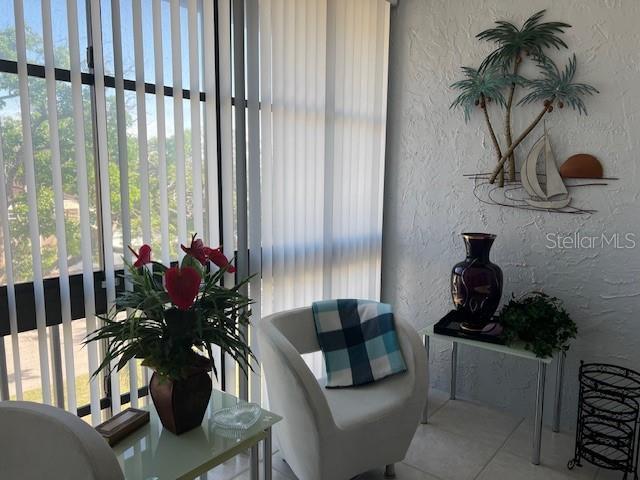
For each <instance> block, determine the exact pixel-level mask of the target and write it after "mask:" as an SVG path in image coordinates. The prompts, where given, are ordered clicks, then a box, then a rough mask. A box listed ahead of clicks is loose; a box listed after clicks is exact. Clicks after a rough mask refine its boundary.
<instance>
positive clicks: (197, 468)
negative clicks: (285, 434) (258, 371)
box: [113, 389, 282, 480]
mask: <svg viewBox="0 0 640 480" xmlns="http://www.w3.org/2000/svg"><path fill="white" fill-rule="evenodd" d="M239 402H242V400H238V398H236V397H234V396H233V395H230V394H228V393H224V392H221V391H220V390H216V389H214V390H213V392H212V393H211V400H210V401H209V407H208V408H207V412H206V413H205V416H204V419H203V421H202V425H201V426H200V427H196V428H194V429H193V430H190V431H188V432H186V433H183V434H182V435H174V434H173V433H171V432H170V431H168V430H165V429H164V428H163V427H162V424H161V423H160V419H159V418H158V414H157V413H156V409H155V408H154V406H153V404H152V403H150V404H149V405H148V406H146V407H143V408H144V409H146V410H149V413H150V414H151V415H150V421H149V423H148V424H146V425H145V426H143V427H141V428H140V429H139V430H136V431H135V432H133V433H132V434H131V435H130V436H128V437H126V438H125V439H123V440H122V441H121V442H120V443H118V444H116V445H115V446H114V447H113V451H114V452H115V454H116V457H117V458H118V462H119V463H120V466H121V467H122V470H123V472H124V476H125V479H126V480H140V479H154V480H176V479H179V480H190V479H195V478H197V477H199V476H200V475H203V474H205V473H206V472H208V471H209V470H211V469H212V468H214V467H216V466H217V465H220V464H221V463H223V462H225V461H227V460H229V459H230V458H233V457H234V456H236V455H238V454H240V453H244V452H246V451H247V450H249V452H250V463H249V464H250V469H249V474H250V478H251V480H258V479H259V477H260V474H259V471H258V469H259V453H258V445H259V444H260V442H262V446H263V453H264V462H263V466H264V468H263V475H262V478H263V479H264V480H271V460H272V459H271V454H272V448H271V445H272V443H271V427H272V426H273V425H275V424H276V423H278V422H279V421H280V420H282V417H280V416H278V415H276V414H274V413H271V412H269V411H267V410H262V413H261V416H260V419H259V420H258V421H257V422H256V423H255V424H254V425H253V426H252V427H250V428H249V429H247V430H246V431H243V432H240V431H239V432H236V434H235V435H231V436H230V435H229V432H224V431H223V430H221V429H220V428H218V427H216V425H215V424H214V422H213V420H212V418H211V417H212V414H213V413H214V412H216V411H217V410H219V409H221V408H226V407H231V406H233V405H235V404H237V403H239ZM231 433H233V432H231Z"/></svg>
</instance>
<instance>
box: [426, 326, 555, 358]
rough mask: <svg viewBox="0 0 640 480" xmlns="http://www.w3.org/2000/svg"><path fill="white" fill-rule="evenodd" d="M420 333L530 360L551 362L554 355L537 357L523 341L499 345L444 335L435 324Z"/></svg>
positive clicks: (444, 340)
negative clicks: (435, 329) (435, 327)
mask: <svg viewBox="0 0 640 480" xmlns="http://www.w3.org/2000/svg"><path fill="white" fill-rule="evenodd" d="M418 334H419V335H427V336H428V337H431V338H434V339H437V340H442V341H443V342H457V343H461V344H463V345H470V346H472V347H478V348H483V349H485V350H490V351H492V352H496V353H504V354H506V355H513V356H515V357H521V358H528V359H530V360H536V361H540V362H543V363H551V361H552V360H553V358H552V357H544V358H540V357H537V356H536V354H535V353H533V352H531V351H529V350H527V349H525V348H524V344H523V343H518V342H516V343H514V344H511V345H498V344H496V343H489V342H483V341H480V340H472V339H470V338H464V337H452V336H450V335H442V334H440V333H435V332H434V331H433V325H429V326H428V327H426V328H423V329H421V330H418Z"/></svg>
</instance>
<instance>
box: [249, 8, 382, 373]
mask: <svg viewBox="0 0 640 480" xmlns="http://www.w3.org/2000/svg"><path fill="white" fill-rule="evenodd" d="M259 25H260V29H259V30H260V65H259V68H260V100H261V109H260V121H261V153H262V157H261V168H262V182H261V197H260V202H261V204H260V205H251V207H252V208H253V207H255V208H260V209H261V217H262V219H261V225H260V229H261V238H262V240H261V243H262V298H261V303H260V305H261V309H262V311H261V314H262V315H263V316H264V315H267V314H269V313H272V312H277V311H281V310H285V309H289V308H293V307H300V306H305V305H309V304H310V303H311V302H313V301H314V300H319V299H322V298H344V297H354V298H370V299H378V298H379V294H380V255H381V251H380V249H381V237H382V193H383V187H382V186H383V171H384V138H385V119H386V100H385V99H386V90H387V59H388V48H389V45H388V38H389V34H388V28H389V4H388V3H387V2H386V1H384V0H350V1H340V0H260V2H259ZM250 138H251V137H250ZM310 363H311V365H312V367H313V369H314V370H315V373H317V374H321V373H322V372H321V368H320V361H319V358H318V357H317V356H316V357H315V358H312V359H311V360H310Z"/></svg>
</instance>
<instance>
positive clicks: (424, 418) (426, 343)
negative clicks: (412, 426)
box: [420, 335, 429, 423]
mask: <svg viewBox="0 0 640 480" xmlns="http://www.w3.org/2000/svg"><path fill="white" fill-rule="evenodd" d="M424 350H425V351H426V352H427V399H426V400H425V401H424V409H423V410H422V419H421V420H420V423H429V335H425V336H424Z"/></svg>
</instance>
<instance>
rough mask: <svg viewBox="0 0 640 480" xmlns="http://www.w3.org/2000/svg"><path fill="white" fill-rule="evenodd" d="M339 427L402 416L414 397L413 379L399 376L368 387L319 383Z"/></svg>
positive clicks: (349, 426) (345, 427)
mask: <svg viewBox="0 0 640 480" xmlns="http://www.w3.org/2000/svg"><path fill="white" fill-rule="evenodd" d="M319 383H320V384H321V385H322V387H323V388H322V393H324V396H325V398H326V399H327V403H328V404H329V409H330V410H331V414H332V415H333V420H334V422H335V423H336V426H337V427H338V428H340V429H342V430H347V429H349V428H355V427H358V426H360V425H363V424H367V423H375V422H377V421H378V420H380V419H381V418H385V417H388V416H389V415H393V414H394V413H402V411H403V409H404V407H405V405H406V403H407V402H408V401H409V400H410V398H411V393H412V386H413V385H412V384H413V379H412V378H411V376H410V375H407V374H405V373H400V374H397V375H394V376H393V377H389V378H385V379H383V380H378V381H377V382H373V383H370V384H367V385H360V386H357V387H348V388H324V386H325V385H326V378H322V379H320V380H319Z"/></svg>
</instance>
